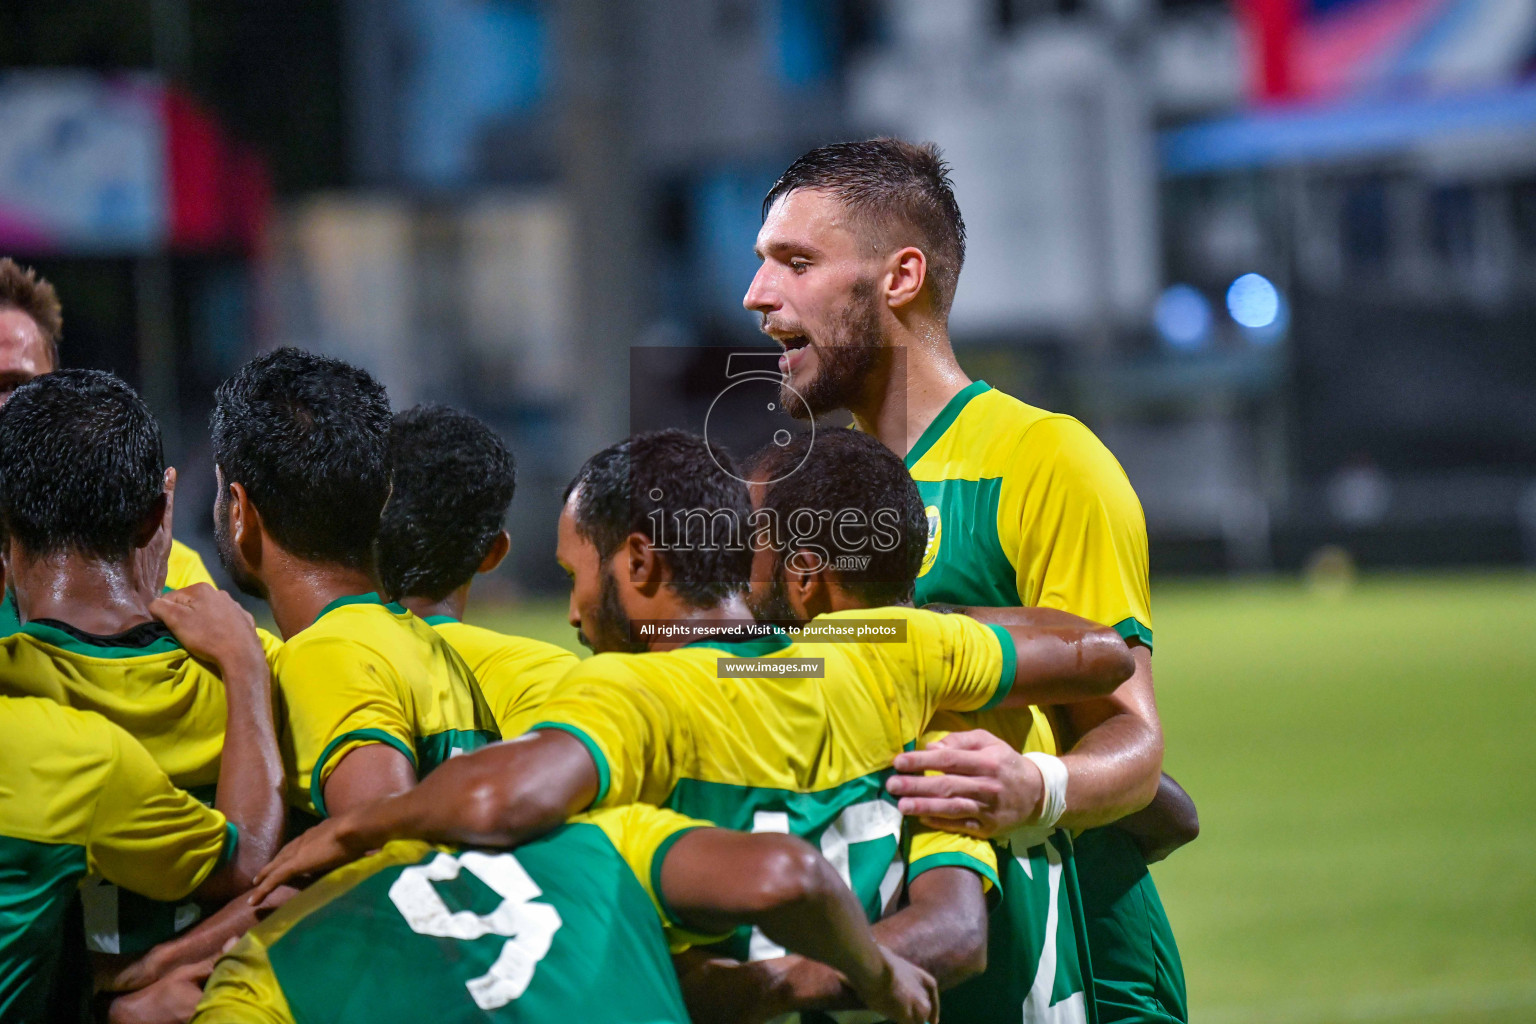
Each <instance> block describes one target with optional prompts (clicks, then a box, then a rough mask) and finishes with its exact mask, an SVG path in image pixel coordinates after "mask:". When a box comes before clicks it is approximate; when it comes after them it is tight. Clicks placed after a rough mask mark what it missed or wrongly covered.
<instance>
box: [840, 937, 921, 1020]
mask: <svg viewBox="0 0 1536 1024" xmlns="http://www.w3.org/2000/svg"><path fill="white" fill-rule="evenodd" d="M880 955H881V956H882V957H884V958H885V969H884V970H883V971H882V972H881V976H880V977H879V978H876V979H872V981H871V982H869V983H866V984H864V985H862V986H861V985H860V984H859V983H858V982H856V981H854V980H853V979H852V978H850V979H849V982H850V983H851V984H852V985H853V988H854V991H855V992H857V993H858V994H859V998H860V999H862V1000H864V1005H865V1006H867V1007H869V1008H870V1009H871V1010H874V1011H875V1012H876V1013H878V1014H881V1015H882V1016H884V1017H885V1018H886V1019H887V1020H889V1021H892V1022H893V1024H938V1020H939V983H938V982H936V981H934V980H933V975H931V974H929V973H928V972H927V971H925V970H923V969H922V968H921V967H919V966H917V965H916V964H914V963H911V962H910V961H907V960H903V959H902V958H901V957H899V956H897V955H896V954H895V953H892V952H891V951H890V950H889V949H886V948H885V947H884V946H880Z"/></svg>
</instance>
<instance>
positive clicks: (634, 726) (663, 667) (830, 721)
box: [534, 608, 1015, 959]
mask: <svg viewBox="0 0 1536 1024" xmlns="http://www.w3.org/2000/svg"><path fill="white" fill-rule="evenodd" d="M898 618H899V619H904V620H905V621H906V642H904V643H871V642H848V643H826V642H818V643H794V642H791V641H790V640H789V638H788V637H786V636H784V635H782V634H780V635H778V636H777V637H771V638H765V639H756V640H746V641H742V642H735V643H732V642H729V639H728V638H724V637H718V638H715V639H711V640H706V641H701V642H699V643H696V644H691V645H689V646H687V647H683V648H680V649H677V650H673V651H667V652H660V653H649V654H600V655H598V656H596V657H593V658H589V659H587V660H586V661H584V662H582V663H581V664H579V665H577V666H576V667H575V668H573V669H572V670H571V671H570V673H569V674H567V675H566V677H565V678H564V679H562V680H561V681H560V685H559V686H558V687H557V688H556V691H555V693H554V694H553V695H552V696H551V697H550V699H549V700H548V701H547V702H546V703H545V704H544V707H543V710H542V712H541V713H540V721H539V723H538V724H537V725H535V726H534V728H551V729H562V730H564V731H567V732H569V733H571V734H572V735H574V736H575V737H576V738H578V739H579V740H581V741H582V742H583V743H584V744H585V745H586V746H587V748H588V750H589V751H590V752H591V754H592V757H593V760H594V761H595V762H596V764H597V768H598V776H599V792H598V795H597V800H596V804H597V805H599V806H616V805H622V804H626V803H631V802H634V801H639V802H642V803H648V804H654V805H657V806H665V807H670V808H672V809H674V810H677V811H680V812H681V813H683V814H688V815H691V816H693V817H697V818H703V819H705V820H708V821H713V822H716V823H717V824H719V825H722V826H724V827H726V828H735V829H740V830H742V831H751V832H763V831H774V832H789V833H792V834H794V835H797V836H800V837H801V838H803V839H806V840H807V841H809V842H811V843H813V844H817V845H819V846H820V847H821V848H822V850H823V852H824V853H826V855H827V856H828V858H829V859H830V860H832V861H833V863H834V864H835V865H837V866H838V868H839V870H840V872H842V874H843V877H844V879H845V881H847V882H848V884H849V886H850V888H852V889H853V891H854V893H855V894H856V895H857V896H858V897H859V899H860V902H861V903H862V904H863V905H864V908H865V911H866V913H867V914H868V915H869V917H870V919H871V920H875V919H877V918H878V917H879V916H880V915H881V914H882V913H883V912H884V911H885V909H886V907H887V905H888V903H889V900H890V897H891V896H892V894H893V893H894V892H895V891H896V888H897V886H898V885H899V883H900V881H901V878H902V874H903V871H902V868H903V864H904V863H905V864H906V865H907V867H908V869H909V870H908V871H907V875H908V877H909V878H910V877H913V873H912V872H911V870H910V867H911V865H912V863H913V856H914V853H913V851H911V850H906V851H902V849H901V848H902V846H903V839H902V824H903V822H902V816H901V814H900V812H899V811H897V809H896V806H895V799H894V798H893V797H891V796H890V795H889V794H888V793H887V792H886V791H885V780H886V778H887V777H889V775H890V774H891V771H892V769H891V763H892V761H893V760H894V759H895V757H896V755H897V754H898V753H900V752H901V751H903V750H910V749H912V747H913V746H914V745H915V743H916V741H917V739H918V737H920V736H921V735H922V734H923V732H924V730H925V729H926V728H927V726H928V723H929V721H930V720H931V719H932V718H933V716H934V715H935V714H937V713H938V712H940V711H944V710H954V711H961V710H976V709H979V708H982V707H986V706H989V705H991V704H994V703H997V702H1000V701H1001V700H1002V699H1003V698H1004V697H1005V696H1006V695H1007V693H1008V691H1009V689H1010V688H1011V687H1012V685H1013V679H1014V672H1015V661H1014V657H1015V655H1014V645H1013V641H1012V639H1011V638H1010V637H1009V636H1008V635H1007V633H1006V632H1004V631H1002V630H998V629H995V628H994V627H989V626H983V625H981V624H979V623H977V622H974V621H972V620H971V619H967V618H965V617H963V616H958V615H937V614H934V613H931V612H922V611H915V610H913V609H911V608H880V609H874V610H869V611H861V612H857V613H834V614H832V615H827V616H823V617H821V618H820V619H818V620H816V621H817V622H820V623H824V624H825V623H828V622H831V621H834V620H838V619H843V620H852V621H861V620H868V619H898ZM728 657H730V658H762V659H767V660H774V661H777V660H783V659H802V658H811V659H820V660H821V662H822V665H823V667H824V672H825V675H824V677H823V678H812V677H809V676H807V675H805V674H804V673H798V674H797V673H791V674H788V675H784V676H779V675H763V676H754V677H745V678H739V677H732V678H724V677H722V675H721V672H722V669H721V668H720V663H721V661H722V659H724V658H728ZM952 843H958V844H959V846H953V845H946V844H952ZM926 844H932V845H926ZM956 849H960V850H969V851H970V853H969V859H968V860H967V861H966V863H967V866H968V867H970V868H971V869H972V870H975V871H976V872H977V873H978V874H980V875H981V876H982V877H983V878H984V879H986V880H987V881H989V882H992V883H995V882H996V877H995V870H994V867H995V861H994V860H991V859H990V858H991V854H990V851H989V849H988V847H987V844H985V843H981V842H977V841H966V840H963V838H962V839H959V840H950V839H930V840H925V845H924V846H923V847H921V848H920V849H918V850H917V851H916V853H915V855H916V857H917V858H919V859H922V858H928V860H927V863H925V864H923V865H922V868H923V870H927V869H929V868H933V867H940V866H943V865H944V864H945V863H950V862H951V860H950V859H934V856H935V855H938V854H941V853H950V852H954V851H955V850H956ZM775 949H776V947H773V946H772V944H771V943H769V942H768V941H767V940H766V939H765V938H764V937H763V936H761V935H755V936H747V935H741V936H738V937H737V943H736V946H735V947H734V948H732V949H731V950H730V952H731V953H732V954H733V955H735V956H737V957H738V958H743V959H744V958H746V957H747V956H749V955H750V956H752V957H753V958H754V959H758V958H762V957H764V956H770V955H774V950H775Z"/></svg>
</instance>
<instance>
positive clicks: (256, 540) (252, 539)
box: [229, 483, 262, 565]
mask: <svg viewBox="0 0 1536 1024" xmlns="http://www.w3.org/2000/svg"><path fill="white" fill-rule="evenodd" d="M261 533H262V529H261V513H260V512H258V511H256V504H255V503H254V502H253V501H251V496H250V495H249V494H247V493H246V490H245V485H244V484H238V483H236V484H230V485H229V539H230V540H232V541H234V544H235V547H237V548H239V549H240V553H241V554H243V555H245V557H246V561H247V562H249V563H250V564H252V565H256V564H259V563H260V561H261V559H260V558H259V557H258V558H256V559H254V560H252V559H251V554H252V553H253V552H259V551H260V550H261Z"/></svg>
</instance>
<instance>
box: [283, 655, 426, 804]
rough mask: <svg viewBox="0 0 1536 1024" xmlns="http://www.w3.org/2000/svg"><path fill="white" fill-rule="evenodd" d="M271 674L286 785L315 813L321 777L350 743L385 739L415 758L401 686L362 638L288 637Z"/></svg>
mask: <svg viewBox="0 0 1536 1024" xmlns="http://www.w3.org/2000/svg"><path fill="white" fill-rule="evenodd" d="M276 681H277V686H278V689H279V690H280V691H281V693H282V699H283V705H284V709H285V726H286V732H287V736H286V737H285V738H286V739H287V740H288V745H287V748H288V750H290V751H291V759H292V764H290V765H287V766H286V767H287V769H288V772H289V785H290V788H292V789H294V790H296V791H297V792H298V793H300V794H303V795H304V796H305V797H307V799H308V803H309V807H312V808H313V810H314V813H316V814H318V815H319V816H320V817H322V818H323V817H325V815H326V811H325V792H324V791H325V782H326V780H327V779H329V778H330V777H331V772H333V771H335V770H336V765H337V764H339V763H340V762H341V759H342V758H344V757H346V756H347V755H348V754H350V753H351V752H352V751H353V750H356V749H357V748H358V747H362V746H367V745H368V744H370V743H387V744H388V745H390V746H391V747H394V748H395V749H396V750H398V751H400V753H402V754H404V755H405V756H406V757H407V758H409V759H410V761H411V765H412V766H413V767H415V766H417V765H418V764H419V762H418V760H417V757H416V733H415V730H414V729H413V728H412V725H411V720H410V719H409V718H408V717H407V715H406V710H405V700H404V698H403V696H402V693H401V691H402V689H403V687H402V686H401V684H400V681H399V679H398V678H397V676H396V673H395V671H394V669H393V668H391V667H390V666H389V665H388V664H387V663H386V662H385V661H384V659H383V658H381V657H379V655H378V654H377V653H376V652H375V651H373V650H372V649H371V648H369V647H368V646H367V645H365V644H360V643H354V642H352V641H351V640H348V639H346V638H344V637H335V636H327V637H316V638H313V639H306V640H302V641H301V640H298V639H297V638H296V639H295V640H294V641H291V642H289V643H288V644H286V645H284V647H283V650H282V656H281V657H280V658H279V659H278V670H277V678H276ZM304 809H306V810H307V809H309V808H304Z"/></svg>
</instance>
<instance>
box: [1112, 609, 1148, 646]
mask: <svg viewBox="0 0 1536 1024" xmlns="http://www.w3.org/2000/svg"><path fill="white" fill-rule="evenodd" d="M1111 628H1112V629H1114V631H1115V632H1116V633H1119V634H1120V635H1121V636H1122V637H1123V638H1125V642H1126V643H1130V642H1131V641H1132V640H1135V641H1136V642H1137V643H1139V644H1145V645H1146V648H1147V650H1149V651H1150V650H1151V649H1152V630H1151V629H1149V628H1148V627H1146V626H1144V625H1142V624H1141V621H1140V620H1139V619H1137V618H1136V616H1134V615H1132V616H1131V617H1130V618H1128V619H1121V620H1120V621H1119V622H1117V623H1115V624H1114V626H1113V627H1111Z"/></svg>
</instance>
